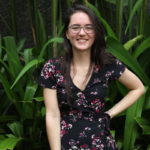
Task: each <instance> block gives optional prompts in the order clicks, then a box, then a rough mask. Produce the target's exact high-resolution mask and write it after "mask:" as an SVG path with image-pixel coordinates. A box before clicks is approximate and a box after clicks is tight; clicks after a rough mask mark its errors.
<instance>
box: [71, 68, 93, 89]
mask: <svg viewBox="0 0 150 150" xmlns="http://www.w3.org/2000/svg"><path fill="white" fill-rule="evenodd" d="M94 73H95V65H94V67H93V69H92V73H91V76H90V78H89V80H88V82H87V84H86V85H85V88H84V89H83V90H82V89H80V88H79V87H78V86H77V85H76V84H75V83H74V82H73V80H72V78H71V75H70V80H71V83H72V85H73V86H74V87H75V88H76V89H78V90H79V91H80V92H84V91H85V90H86V89H87V87H88V86H89V84H90V82H91V80H92V78H93V76H94Z"/></svg>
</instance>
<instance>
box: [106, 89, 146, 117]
mask: <svg viewBox="0 0 150 150" xmlns="http://www.w3.org/2000/svg"><path fill="white" fill-rule="evenodd" d="M144 91H145V89H144V88H143V89H135V90H131V91H129V93H128V94H127V95H126V96H125V97H124V98H123V99H121V101H119V102H118V103H117V104H116V105H114V106H113V107H112V108H111V109H109V110H108V111H107V112H106V113H108V114H109V115H110V117H111V118H113V117H114V116H116V115H117V114H119V113H120V112H122V111H124V110H125V109H127V108H128V107H130V106H131V105H132V104H133V103H134V102H135V101H137V100H138V99H139V97H140V96H141V95H142V94H143V93H144Z"/></svg>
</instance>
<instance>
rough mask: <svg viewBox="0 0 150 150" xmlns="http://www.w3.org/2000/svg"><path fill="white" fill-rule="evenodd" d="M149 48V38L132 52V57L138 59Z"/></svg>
mask: <svg viewBox="0 0 150 150" xmlns="http://www.w3.org/2000/svg"><path fill="white" fill-rule="evenodd" d="M149 48H150V37H148V38H146V39H145V40H144V41H143V42H142V43H141V45H140V46H139V47H138V48H137V49H136V50H135V51H134V53H133V57H134V58H138V57H139V56H140V55H141V54H142V53H143V52H144V51H145V50H148V49H149Z"/></svg>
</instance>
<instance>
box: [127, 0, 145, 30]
mask: <svg viewBox="0 0 150 150" xmlns="http://www.w3.org/2000/svg"><path fill="white" fill-rule="evenodd" d="M142 3H143V0H137V1H136V3H135V5H134V7H133V9H132V11H131V14H130V16H129V19H128V23H127V27H126V30H125V33H126V32H127V30H128V28H129V26H130V25H131V21H132V18H133V16H134V15H135V13H136V11H138V9H139V8H140V7H141V6H142Z"/></svg>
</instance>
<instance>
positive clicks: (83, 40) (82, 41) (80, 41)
mask: <svg viewBox="0 0 150 150" xmlns="http://www.w3.org/2000/svg"><path fill="white" fill-rule="evenodd" d="M77 41H78V42H79V43H85V42H87V41H88V40H87V39H77Z"/></svg>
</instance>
